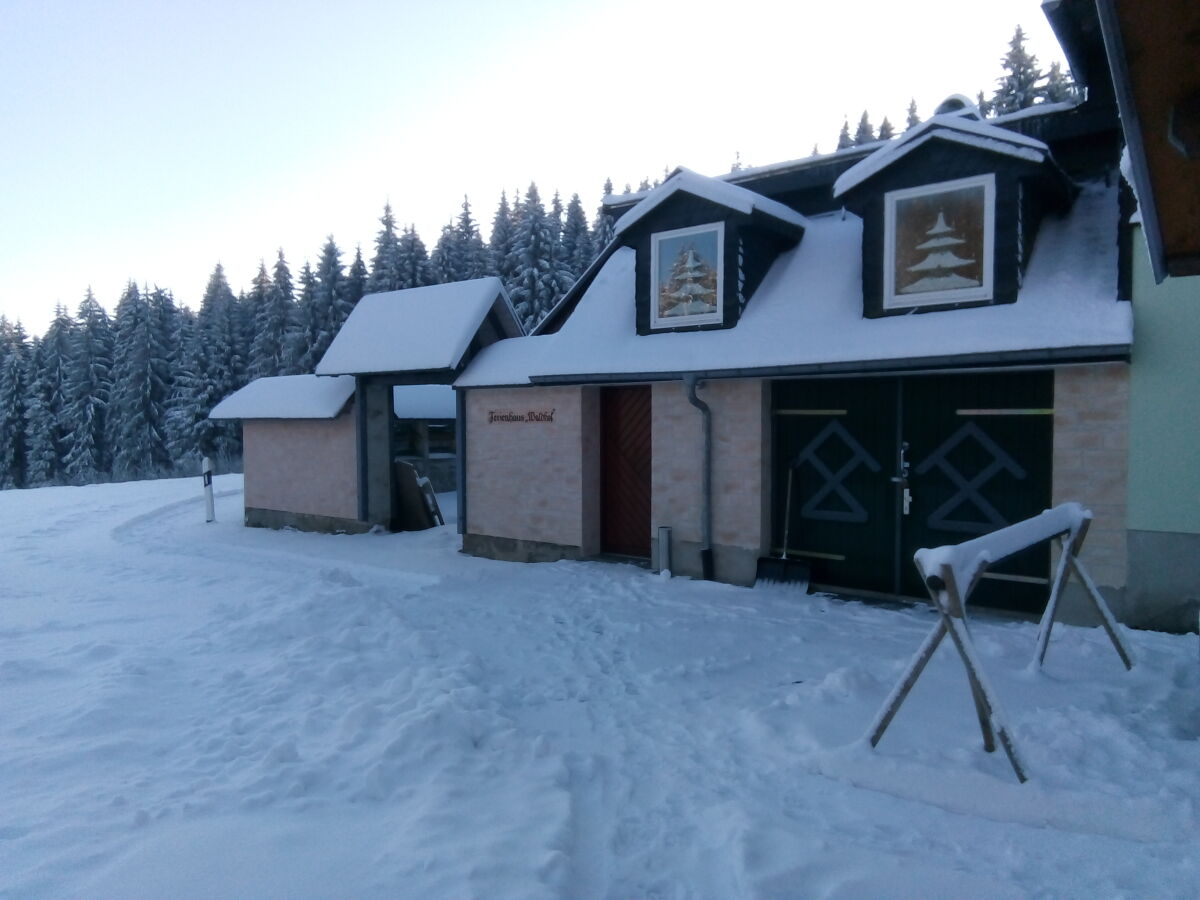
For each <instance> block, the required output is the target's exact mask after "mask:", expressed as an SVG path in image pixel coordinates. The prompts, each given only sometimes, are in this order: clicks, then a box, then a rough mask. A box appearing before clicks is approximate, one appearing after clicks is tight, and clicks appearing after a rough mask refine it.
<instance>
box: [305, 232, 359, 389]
mask: <svg viewBox="0 0 1200 900" xmlns="http://www.w3.org/2000/svg"><path fill="white" fill-rule="evenodd" d="M316 276H317V289H316V299H317V306H318V307H319V308H320V309H321V310H322V317H323V319H324V322H323V331H322V334H321V339H320V341H319V342H318V343H319V344H320V352H319V353H317V355H316V359H314V360H313V365H314V366H315V365H316V364H317V363H318V362H320V360H321V357H322V356H324V355H325V351H326V350H328V349H329V345H330V344H331V343H333V339H334V337H335V336H336V335H337V333H338V329H339V328H341V327H342V323H343V322H345V321H346V317H347V316H349V315H350V310H351V306H350V298H349V296H348V295H347V293H346V291H347V287H348V285H347V284H346V273H345V271H344V270H343V268H342V251H341V250H340V249H339V248H338V245H337V243H336V242H335V241H334V239H333V235H332V234H331V235H329V237H328V238H327V239H326V240H325V246H324V247H322V248H321V258H320V259H319V260H318V261H317V271H316Z"/></svg>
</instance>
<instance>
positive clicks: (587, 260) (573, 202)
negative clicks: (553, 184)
mask: <svg viewBox="0 0 1200 900" xmlns="http://www.w3.org/2000/svg"><path fill="white" fill-rule="evenodd" d="M561 243H562V258H563V262H564V264H565V265H566V268H567V270H568V271H569V272H570V273H571V279H572V281H574V280H575V279H577V278H579V276H580V275H582V274H583V272H584V270H585V269H586V268H587V267H588V266H589V265H591V262H592V260H593V259H594V258H595V256H596V249H595V247H593V246H592V235H591V232H589V231H588V223H587V215H586V214H585V213H584V211H583V202H582V201H581V200H580V199H579V195H578V194H572V195H571V199H570V201H569V202H568V203H567V212H566V218H565V220H564V221H563V230H562V241H561Z"/></svg>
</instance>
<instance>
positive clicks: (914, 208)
mask: <svg viewBox="0 0 1200 900" xmlns="http://www.w3.org/2000/svg"><path fill="white" fill-rule="evenodd" d="M995 219H996V177H995V175H993V174H988V175H979V176H976V177H973V178H960V179H957V180H955V181H942V182H938V183H937V184H928V185H921V186H919V187H912V188H906V189H904V190H898V191H890V192H888V193H887V194H885V196H884V240H883V252H884V260H883V308H884V309H885V310H897V309H906V308H909V307H916V306H934V305H940V304H951V303H964V302H978V301H988V300H991V299H992V298H993V253H994V247H995Z"/></svg>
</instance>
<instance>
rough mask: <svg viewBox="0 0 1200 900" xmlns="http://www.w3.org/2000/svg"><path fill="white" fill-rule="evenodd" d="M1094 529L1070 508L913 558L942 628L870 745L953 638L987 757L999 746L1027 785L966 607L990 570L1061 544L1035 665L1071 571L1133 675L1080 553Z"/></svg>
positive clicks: (915, 661) (911, 668)
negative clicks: (1045, 545) (1027, 551)
mask: <svg viewBox="0 0 1200 900" xmlns="http://www.w3.org/2000/svg"><path fill="white" fill-rule="evenodd" d="M1091 522H1092V514H1091V512H1090V511H1089V510H1087V509H1084V508H1083V507H1082V506H1080V505H1079V504H1078V503H1063V504H1060V505H1058V506H1056V507H1054V508H1053V509H1048V510H1046V511H1045V512H1043V513H1041V514H1040V515H1037V516H1034V517H1033V518H1030V519H1025V520H1024V521H1022V522H1017V523H1016V524H1014V525H1009V526H1008V527H1006V528H1001V529H999V530H998V531H993V532H992V533H991V534H986V535H984V536H983V537H978V538H975V539H974V540H970V541H964V542H963V543H961V544H953V545H946V546H943V547H936V548H934V549H932V550H918V551H917V552H916V553H915V554H914V555H913V563H914V564H915V565H916V567H917V571H919V572H920V573H921V581H922V582H923V583H924V584H925V587H926V589H927V590H928V591H929V596H930V597H932V598H933V602H934V604H935V605H936V607H937V610H938V614H939V616H938V623H937V624H936V625H935V626H934V628H933V630H932V631H931V632H929V635H928V637H926V638H925V641H924V642H923V643H922V644H921V647H920V649H919V650H918V651H917V653H916V655H915V656H913V658H912V661H911V662H910V663H909V664H908V667H907V668H906V669H905V671H904V674H903V675H902V676H901V678H900V680H899V681H898V682H897V684H896V686H895V688H893V689H892V692H891V694H889V695H888V698H887V700H886V701H885V702H884V704H883V707H882V709H880V711H879V713H878V715H877V716H876V717H875V721H874V722H873V723H872V724H871V729H870V732H869V734H868V738H869V740H870V742H871V746H872V747H875V746H876V745H878V744H879V740H880V738H882V737H883V733H884V731H886V730H887V727H888V725H889V724H890V723H891V721H892V719H893V718H894V717H895V715H896V713H897V712H898V711H899V709H900V705H901V704H902V703H903V702H904V698H905V697H907V696H908V693H909V691H911V690H912V687H913V685H914V684H916V683H917V679H918V678H920V677H921V672H922V671H923V670H924V669H925V665H926V664H927V663H928V662H929V660H930V658H932V656H933V653H934V651H935V650H937V648H938V645H939V644H941V642H942V638H944V637H945V636H946V635H947V634H949V635H950V639H951V640H952V641H953V642H954V646H955V649H957V650H958V655H959V656H960V657H961V658H962V661H963V665H964V666H965V667H966V670H967V679H968V681H970V683H971V696H972V697H973V698H974V700H975V712H976V714H977V715H978V717H979V727H980V729H981V730H982V732H983V746H984V749H985V750H987V751H988V752H989V753H991V752H993V751H994V750H995V749H996V739H997V738H999V740H1000V745H1001V746H1002V747H1003V748H1004V752H1005V753H1006V754H1007V755H1008V761H1009V762H1010V763H1012V767H1013V770H1014V771H1015V772H1016V773H1017V778H1018V779H1020V780H1021V781H1022V782H1023V781H1025V780H1026V779H1027V775H1026V770H1025V766H1024V764H1023V763H1022V762H1021V759H1020V757H1019V756H1018V755H1017V748H1016V746H1015V745H1014V744H1013V740H1012V735H1011V732H1010V731H1009V730H1008V727H1007V726H1006V725H1005V724H1004V717H1003V716H1002V715H1001V713H1000V711H999V708H998V706H997V703H996V693H995V691H994V690H993V689H992V688H991V687H990V686H989V685H988V682H987V678H986V676H985V675H984V672H983V667H982V666H981V665H980V664H979V657H978V655H977V654H976V652H975V646H974V644H973V643H972V642H971V632H970V629H968V627H967V620H966V615H965V609H966V604H967V600H968V599H969V598H970V596H971V592H972V591H973V590H974V589H975V586H976V585H977V584H978V583H979V579H980V578H981V577H982V576H983V573H984V572H986V571H987V569H988V567H989V566H992V565H994V564H996V563H998V562H1000V561H1002V560H1004V559H1007V558H1008V557H1010V556H1012V555H1013V554H1015V553H1018V552H1020V551H1021V550H1024V549H1026V548H1027V547H1032V546H1033V545H1035V544H1038V543H1041V542H1042V541H1049V540H1053V539H1054V538H1058V539H1059V543H1060V545H1061V549H1062V553H1061V555H1060V556H1059V560H1058V568H1057V570H1056V572H1055V575H1054V581H1053V582H1052V584H1051V587H1050V598H1049V600H1048V601H1047V603H1046V611H1045V612H1044V613H1043V614H1042V621H1041V626H1040V628H1039V630H1038V639H1037V651H1036V653H1035V657H1034V659H1035V662H1036V663H1037V665H1039V666H1040V665H1041V664H1042V661H1043V660H1044V659H1045V657H1046V647H1047V645H1048V644H1049V641H1050V629H1051V628H1053V627H1054V617H1055V614H1056V613H1057V610H1058V601H1059V597H1060V596H1061V595H1062V589H1063V585H1064V584H1065V583H1066V580H1067V574H1068V571H1069V570H1074V572H1075V574H1076V575H1077V576H1078V578H1079V580H1080V581H1081V582H1082V583H1083V586H1084V588H1085V589H1086V593H1087V596H1088V598H1089V599H1090V600H1091V601H1092V604H1093V605H1094V606H1095V608H1096V612H1097V613H1099V615H1100V621H1101V623H1102V624H1103V625H1104V630H1105V631H1106V632H1107V633H1108V637H1109V639H1110V640H1111V641H1112V644H1113V647H1115V648H1116V651H1117V653H1118V654H1119V655H1120V657H1121V662H1123V663H1124V664H1125V668H1126V669H1131V668H1133V654H1132V652H1131V651H1130V649H1129V647H1128V646H1127V645H1126V643H1125V641H1124V639H1123V638H1122V637H1121V632H1120V630H1119V626H1118V625H1117V622H1116V619H1114V618H1113V614H1112V612H1111V611H1110V610H1109V608H1108V604H1107V603H1106V602H1105V600H1104V597H1103V596H1102V595H1101V594H1100V591H1099V590H1098V589H1097V588H1096V583H1095V582H1094V581H1092V578H1091V576H1090V575H1088V573H1087V570H1085V569H1084V568H1083V565H1082V564H1081V563H1080V562H1079V552H1080V550H1081V549H1082V548H1083V541H1084V538H1085V537H1086V536H1087V532H1088V527H1089V526H1090V525H1091Z"/></svg>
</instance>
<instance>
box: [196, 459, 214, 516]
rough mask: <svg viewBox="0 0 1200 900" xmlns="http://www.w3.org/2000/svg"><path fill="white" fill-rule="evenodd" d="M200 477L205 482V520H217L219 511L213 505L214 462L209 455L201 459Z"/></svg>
mask: <svg viewBox="0 0 1200 900" xmlns="http://www.w3.org/2000/svg"><path fill="white" fill-rule="evenodd" d="M200 478H201V480H202V481H203V483H204V515H205V519H204V521H205V522H215V521H216V520H217V513H216V510H215V509H214V507H213V487H212V480H213V464H212V460H211V459H209V458H208V457H207V456H206V457H204V459H203V460H201V461H200Z"/></svg>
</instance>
